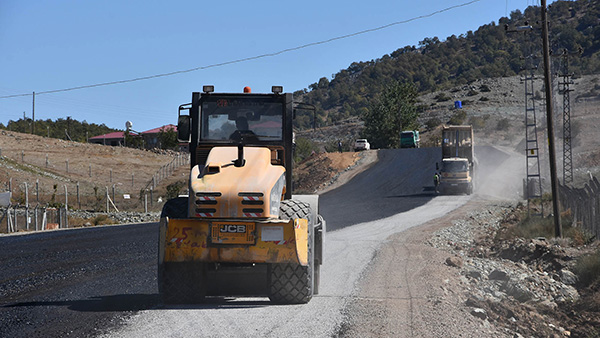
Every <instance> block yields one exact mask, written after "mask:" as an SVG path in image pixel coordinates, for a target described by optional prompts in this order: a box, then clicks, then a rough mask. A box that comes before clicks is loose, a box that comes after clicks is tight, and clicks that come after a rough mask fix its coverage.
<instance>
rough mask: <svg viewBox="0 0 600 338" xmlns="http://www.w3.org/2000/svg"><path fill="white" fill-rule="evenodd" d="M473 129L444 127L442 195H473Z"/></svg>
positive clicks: (437, 166) (441, 172) (441, 171)
mask: <svg viewBox="0 0 600 338" xmlns="http://www.w3.org/2000/svg"><path fill="white" fill-rule="evenodd" d="M473 159H474V156H473V127H472V126H470V125H462V126H452V125H449V126H443V127H442V161H441V164H440V163H437V164H436V169H437V170H439V172H440V182H439V187H438V191H439V192H440V193H442V194H449V193H465V194H467V195H470V194H472V193H473V166H474V162H473Z"/></svg>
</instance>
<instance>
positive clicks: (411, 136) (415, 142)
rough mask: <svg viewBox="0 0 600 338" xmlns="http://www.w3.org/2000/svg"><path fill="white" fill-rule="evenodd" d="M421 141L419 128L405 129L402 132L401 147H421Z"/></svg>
mask: <svg viewBox="0 0 600 338" xmlns="http://www.w3.org/2000/svg"><path fill="white" fill-rule="evenodd" d="M420 142H421V139H420V138H419V131H418V130H404V131H402V132H401V133H400V148H419V144H420Z"/></svg>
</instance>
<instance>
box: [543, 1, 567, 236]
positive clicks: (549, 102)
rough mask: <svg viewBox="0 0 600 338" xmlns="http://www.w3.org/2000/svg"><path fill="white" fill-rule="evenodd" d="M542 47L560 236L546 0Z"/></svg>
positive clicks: (554, 205)
mask: <svg viewBox="0 0 600 338" xmlns="http://www.w3.org/2000/svg"><path fill="white" fill-rule="evenodd" d="M541 11H542V13H541V14H542V47H543V53H544V87H545V89H546V120H547V124H548V151H549V155H550V178H551V183H552V209H553V213H554V235H555V236H556V237H562V225H561V224H560V208H559V205H558V176H557V174H556V150H555V147H554V121H553V117H552V112H553V111H554V109H553V105H552V78H551V76H552V74H551V70H550V42H549V39H548V12H547V7H546V0H542V1H541Z"/></svg>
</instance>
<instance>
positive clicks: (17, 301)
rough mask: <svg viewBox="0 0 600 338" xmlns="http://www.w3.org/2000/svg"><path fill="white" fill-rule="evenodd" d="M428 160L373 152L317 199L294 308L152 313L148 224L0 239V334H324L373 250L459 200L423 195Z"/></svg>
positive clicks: (408, 152) (338, 320)
mask: <svg viewBox="0 0 600 338" xmlns="http://www.w3.org/2000/svg"><path fill="white" fill-rule="evenodd" d="M436 152H437V154H436ZM438 155H439V149H437V150H436V149H427V148H423V149H401V150H395V151H394V150H387V151H381V157H380V161H379V163H378V164H377V165H375V166H374V167H372V168H371V169H369V170H367V171H365V172H363V173H361V174H359V175H357V176H356V177H355V178H354V179H353V180H351V181H350V182H349V183H348V184H346V185H345V186H343V187H341V188H339V189H337V190H334V191H332V192H330V193H328V194H325V195H324V196H323V198H322V200H321V207H322V209H323V210H322V212H323V214H324V215H325V216H326V217H327V221H328V225H329V229H328V232H327V235H326V246H325V251H324V258H325V263H324V265H323V266H322V268H321V273H322V275H321V289H320V294H319V295H317V296H315V297H314V298H313V300H311V301H310V302H309V303H308V304H305V305H272V304H270V303H269V301H268V299H266V298H239V299H235V298H212V299H209V300H208V301H207V303H205V304H200V305H190V306H169V307H165V306H163V305H161V304H160V303H159V297H158V294H157V287H156V256H157V230H158V229H157V225H156V224H155V223H152V224H140V225H126V226H110V227H102V228H90V229H77V230H67V231H54V232H48V233H41V234H30V235H17V236H2V237H0V247H1V248H2V250H0V261H1V262H2V263H1V264H2V269H1V270H0V336H2V337H38V336H39V337H41V336H44V337H50V336H67V335H70V336H75V337H81V336H107V337H143V338H148V337H164V336H196V337H197V336H210V337H230V336H242V337H276V336H277V337H279V336H292V337H296V336H312V337H331V336H335V335H336V334H337V333H339V332H340V330H341V327H343V322H344V310H345V304H346V301H347V299H348V298H349V297H352V293H353V290H354V285H355V283H356V282H357V280H358V279H359V278H360V276H361V273H362V272H363V271H364V269H365V267H367V266H368V264H369V262H370V261H371V259H372V257H373V255H374V254H375V252H376V250H377V248H378V247H379V246H380V245H381V243H383V242H384V241H386V238H387V237H388V236H390V235H392V234H394V233H397V232H401V231H403V230H405V229H408V228H410V227H413V226H417V225H419V224H422V223H424V222H426V221H428V220H431V219H435V218H438V217H442V216H443V215H445V214H446V213H448V212H449V211H451V210H453V209H455V208H457V207H459V206H460V205H462V204H464V203H465V202H466V201H468V199H469V198H470V197H469V196H433V195H431V194H429V195H428V189H427V187H428V186H431V182H430V181H431V176H432V174H433V170H434V169H435V161H436V160H438ZM415 163H420V164H419V165H418V166H415ZM391 173H394V175H390V174H391ZM424 188H425V189H424ZM336 194H339V195H337V197H336Z"/></svg>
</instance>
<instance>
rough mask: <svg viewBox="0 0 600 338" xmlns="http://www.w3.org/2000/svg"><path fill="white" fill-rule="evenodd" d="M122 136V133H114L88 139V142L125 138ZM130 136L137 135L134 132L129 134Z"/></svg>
mask: <svg viewBox="0 0 600 338" xmlns="http://www.w3.org/2000/svg"><path fill="white" fill-rule="evenodd" d="M124 134H125V132H124V131H114V132H112V133H108V134H104V135H98V136H94V137H90V138H89V139H90V140H103V139H113V138H123V137H125V136H124ZM131 135H137V134H136V133H134V132H131Z"/></svg>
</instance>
